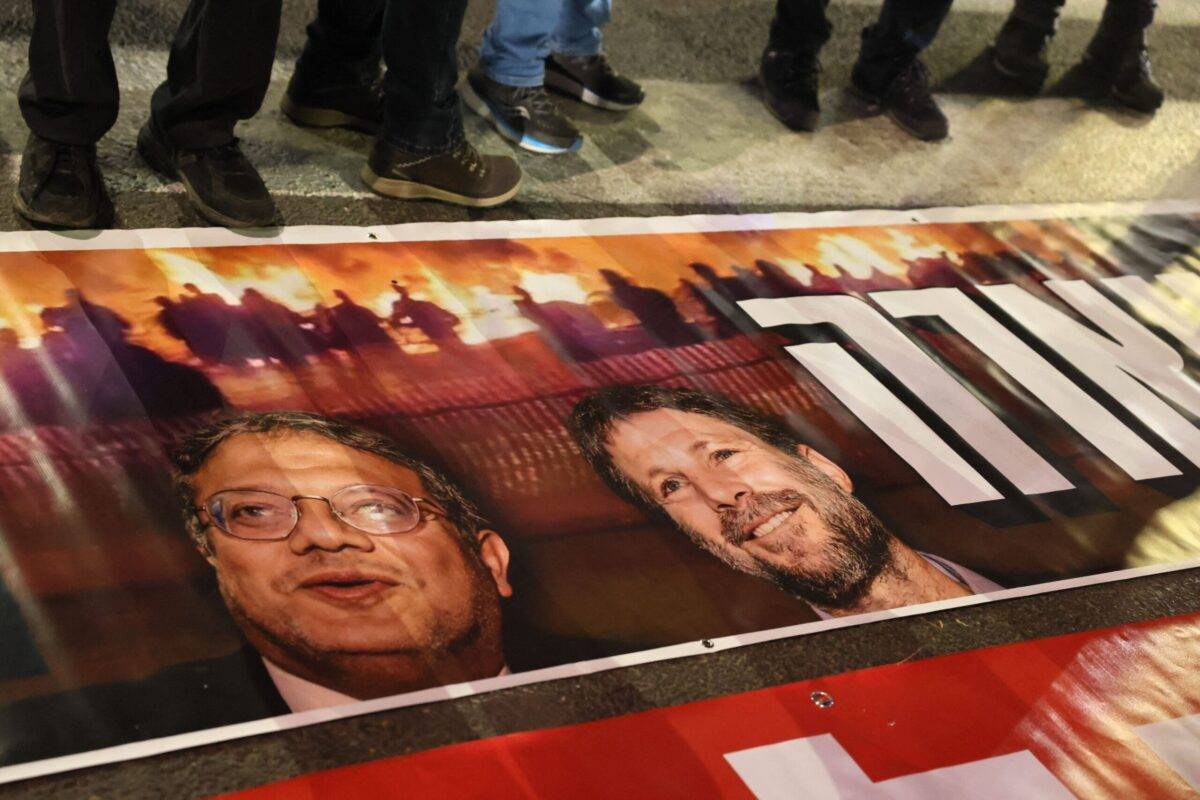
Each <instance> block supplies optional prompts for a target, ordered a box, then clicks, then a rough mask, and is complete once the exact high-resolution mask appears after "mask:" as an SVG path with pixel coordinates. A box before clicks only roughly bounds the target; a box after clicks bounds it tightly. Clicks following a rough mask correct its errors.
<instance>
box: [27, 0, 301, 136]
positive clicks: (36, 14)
mask: <svg viewBox="0 0 1200 800" xmlns="http://www.w3.org/2000/svg"><path fill="white" fill-rule="evenodd" d="M281 6H282V2H281V0H192V2H191V3H190V4H189V5H188V8H187V11H186V12H185V14H184V17H183V21H182V22H181V23H180V25H179V29H178V31H176V33H175V39H174V41H173V42H172V43H171V54H170V57H169V59H168V61H167V79H166V81H165V82H164V83H163V84H162V85H161V86H159V87H158V89H157V90H155V92H154V96H153V97H152V98H151V102H150V109H151V111H150V113H151V114H152V115H153V117H154V120H155V121H156V122H157V123H158V125H159V126H160V127H161V128H162V129H163V130H164V131H165V132H166V134H167V136H168V137H169V138H170V139H171V141H172V142H173V143H174V144H175V146H176V147H181V148H189V149H190V148H202V147H215V146H218V145H222V144H226V143H228V142H229V141H231V140H232V139H233V127H234V125H236V124H237V122H238V120H243V119H248V118H250V117H252V116H253V115H254V113H255V112H256V111H258V108H259V106H260V105H262V100H263V96H264V95H265V94H266V91H267V86H268V84H269V83H270V80H271V64H272V62H273V61H274V60H275V41H276V39H277V38H278V36H279V17H280V11H281ZM115 7H116V0H33V36H32V37H31V38H30V40H29V71H28V72H27V73H26V74H25V78H24V79H23V80H22V81H21V87H20V89H19V90H18V93H17V96H18V101H19V103H20V107H21V115H22V116H24V118H25V123H26V124H27V125H28V126H29V129H30V130H31V131H33V132H34V133H35V134H37V135H38V136H41V137H42V138H45V139H50V140H53V141H56V142H62V143H65V144H75V145H91V144H95V143H96V142H97V141H99V139H100V138H101V137H102V136H104V134H105V133H107V132H108V130H109V129H110V128H111V127H112V125H113V123H114V122H115V121H116V119H117V108H118V106H119V102H120V100H119V97H120V95H119V91H118V89H117V72H116V69H115V68H114V66H113V58H112V50H111V48H110V47H109V44H108V31H109V27H110V26H111V25H112V19H113V12H114V10H115Z"/></svg>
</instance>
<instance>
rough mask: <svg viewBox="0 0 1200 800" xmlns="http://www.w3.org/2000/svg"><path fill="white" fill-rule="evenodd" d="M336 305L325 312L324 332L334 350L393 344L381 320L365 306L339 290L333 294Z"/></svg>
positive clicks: (393, 345) (394, 344)
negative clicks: (336, 301) (336, 300)
mask: <svg viewBox="0 0 1200 800" xmlns="http://www.w3.org/2000/svg"><path fill="white" fill-rule="evenodd" d="M333 294H334V296H335V297H336V298H337V299H338V303H337V304H335V305H334V306H333V307H332V308H329V309H327V310H326V312H325V320H326V323H325V325H324V326H322V327H323V328H324V332H325V335H326V338H327V341H328V342H329V346H330V347H332V348H333V349H334V350H346V351H349V350H352V349H353V348H355V347H362V346H363V345H388V346H392V347H395V346H396V342H395V340H393V339H392V337H391V336H389V335H388V332H387V331H386V330H385V329H384V327H383V323H384V320H383V319H382V318H380V317H379V315H377V314H376V313H375V312H374V311H372V310H371V309H369V308H367V307H366V306H363V305H359V304H358V303H356V302H354V300H353V299H351V297H350V295H348V294H346V293H345V292H344V291H342V290H341V289H337V290H335V291H334V293H333Z"/></svg>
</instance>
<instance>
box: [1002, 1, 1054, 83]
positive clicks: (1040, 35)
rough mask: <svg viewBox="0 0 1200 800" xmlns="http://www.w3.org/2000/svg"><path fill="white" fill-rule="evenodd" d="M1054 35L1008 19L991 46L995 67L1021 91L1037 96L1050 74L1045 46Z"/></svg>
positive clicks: (1011, 18) (1026, 23) (1025, 23)
mask: <svg viewBox="0 0 1200 800" xmlns="http://www.w3.org/2000/svg"><path fill="white" fill-rule="evenodd" d="M1052 34H1053V31H1047V30H1045V29H1043V28H1039V27H1037V26H1036V25H1031V24H1030V23H1028V22H1025V21H1024V20H1020V19H1016V18H1015V17H1009V18H1008V21H1007V22H1005V23H1004V27H1003V28H1001V29H1000V33H999V34H998V35H997V36H996V43H995V44H994V45H992V66H994V67H995V68H996V71H997V72H999V73H1000V74H1001V75H1003V76H1004V77H1006V78H1008V79H1010V80H1012V81H1014V82H1016V83H1017V84H1018V85H1019V86H1020V87H1021V88H1022V89H1025V90H1026V91H1028V92H1030V93H1032V94H1036V93H1037V92H1039V91H1041V88H1042V84H1043V83H1045V82H1046V76H1047V75H1049V74H1050V63H1049V62H1048V61H1047V60H1046V47H1047V45H1048V44H1049V43H1050V37H1051V35H1052Z"/></svg>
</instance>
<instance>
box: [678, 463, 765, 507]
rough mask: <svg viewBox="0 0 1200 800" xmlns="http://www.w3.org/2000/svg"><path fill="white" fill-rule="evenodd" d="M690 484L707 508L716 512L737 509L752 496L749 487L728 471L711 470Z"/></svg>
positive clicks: (752, 493) (751, 490)
mask: <svg viewBox="0 0 1200 800" xmlns="http://www.w3.org/2000/svg"><path fill="white" fill-rule="evenodd" d="M692 482H693V484H694V485H695V486H696V489H697V490H698V491H699V493H700V495H701V496H702V497H703V498H704V502H705V503H707V504H708V507H709V508H711V509H712V510H713V511H717V512H721V511H727V510H730V509H735V508H739V507H741V506H743V505H745V504H746V503H747V502H749V501H750V498H751V497H752V496H753V495H754V490H753V489H751V488H750V485H749V484H748V483H746V482H745V481H743V480H742V479H741V478H740V477H739V476H738V475H737V474H736V473H733V472H730V471H729V470H724V469H716V470H711V471H709V472H707V473H706V474H704V475H703V476H699V479H698V480H697V479H695V478H693V481H692Z"/></svg>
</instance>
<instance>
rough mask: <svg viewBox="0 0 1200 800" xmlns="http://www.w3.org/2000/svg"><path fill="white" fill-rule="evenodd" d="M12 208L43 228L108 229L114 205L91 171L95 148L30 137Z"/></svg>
mask: <svg viewBox="0 0 1200 800" xmlns="http://www.w3.org/2000/svg"><path fill="white" fill-rule="evenodd" d="M13 206H14V208H15V209H16V211H17V213H18V214H20V215H21V216H22V217H24V218H25V219H27V220H29V222H31V223H33V224H34V225H36V226H38V227H43V228H74V229H85V228H107V227H109V226H110V225H112V221H113V205H112V200H111V199H109V196H108V191H107V190H106V189H105V188H104V178H103V177H101V175H100V169H99V168H98V167H97V166H96V148H95V147H94V146H92V147H83V146H80V145H71V144H59V143H58V142H51V141H49V140H48V139H42V138H40V137H38V136H35V135H34V134H32V133H31V134H29V138H28V139H27V140H26V142H25V153H24V155H23V156H22V157H21V175H20V177H19V178H18V180H17V189H16V191H15V192H13Z"/></svg>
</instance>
